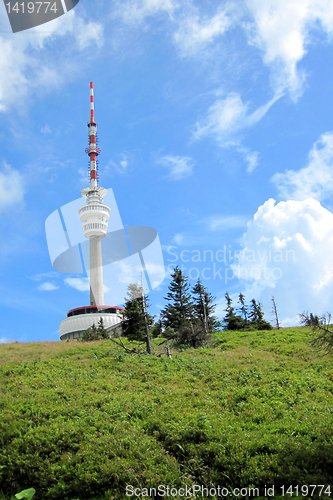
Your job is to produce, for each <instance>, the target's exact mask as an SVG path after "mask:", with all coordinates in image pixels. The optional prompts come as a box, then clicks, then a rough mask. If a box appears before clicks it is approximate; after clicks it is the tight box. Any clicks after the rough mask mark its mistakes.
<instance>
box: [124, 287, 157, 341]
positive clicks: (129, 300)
mask: <svg viewBox="0 0 333 500" xmlns="http://www.w3.org/2000/svg"><path fill="white" fill-rule="evenodd" d="M141 293H142V292H141V288H140V287H139V286H138V285H137V284H136V283H131V284H130V285H128V287H127V297H126V299H125V308H124V311H123V312H122V316H123V321H122V323H121V330H122V334H123V335H124V336H125V337H128V338H129V339H130V340H144V339H145V338H146V336H147V326H148V328H149V327H150V326H151V325H152V324H153V317H152V316H151V315H150V314H148V313H147V312H146V311H145V309H147V308H148V307H149V303H148V298H147V297H145V304H144V302H143V297H142V295H141ZM144 305H145V307H144ZM146 321H147V323H146Z"/></svg>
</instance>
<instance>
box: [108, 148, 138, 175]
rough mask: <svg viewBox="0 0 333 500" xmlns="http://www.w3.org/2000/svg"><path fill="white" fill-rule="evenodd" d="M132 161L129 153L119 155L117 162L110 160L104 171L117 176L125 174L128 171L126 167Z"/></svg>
mask: <svg viewBox="0 0 333 500" xmlns="http://www.w3.org/2000/svg"><path fill="white" fill-rule="evenodd" d="M131 161H132V155H131V154H130V153H127V152H125V153H120V154H119V155H118V160H117V161H114V160H110V161H109V162H108V163H107V165H106V167H105V169H104V170H105V171H106V172H115V173H117V174H121V175H123V174H126V173H127V171H128V166H129V164H130V163H131Z"/></svg>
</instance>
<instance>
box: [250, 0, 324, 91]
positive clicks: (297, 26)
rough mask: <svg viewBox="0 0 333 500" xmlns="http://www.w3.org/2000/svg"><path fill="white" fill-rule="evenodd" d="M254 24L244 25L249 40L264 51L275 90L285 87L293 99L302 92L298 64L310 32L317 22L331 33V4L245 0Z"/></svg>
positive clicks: (304, 0)
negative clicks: (271, 72)
mask: <svg viewBox="0 0 333 500" xmlns="http://www.w3.org/2000/svg"><path fill="white" fill-rule="evenodd" d="M246 4H247V7H248V9H249V11H250V14H251V17H252V18H253V19H254V22H253V23H250V24H247V25H245V26H246V28H247V30H248V35H249V42H250V43H251V44H252V45H254V46H256V47H258V48H259V49H260V50H261V51H262V53H263V61H264V63H265V64H267V65H268V66H269V67H270V68H271V69H272V70H273V85H274V88H275V89H276V91H277V92H282V91H284V90H285V89H286V90H288V91H289V92H290V94H291V95H292V97H293V98H294V99H297V98H298V97H299V96H300V95H301V93H302V87H303V82H304V80H305V75H304V73H302V71H300V70H299V69H298V68H297V64H298V63H299V62H300V61H301V59H302V58H303V57H304V55H305V54H306V51H307V50H306V47H307V45H309V43H310V31H311V28H313V27H314V26H315V25H316V24H317V25H318V22H319V23H320V25H321V27H322V29H323V31H324V32H326V33H327V34H328V35H330V36H331V35H332V34H333V4H332V2H330V1H327V0H293V1H292V2H290V1H289V0H246Z"/></svg>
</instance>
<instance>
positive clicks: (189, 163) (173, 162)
mask: <svg viewBox="0 0 333 500" xmlns="http://www.w3.org/2000/svg"><path fill="white" fill-rule="evenodd" d="M158 163H159V164H160V165H163V167H166V168H168V169H169V173H168V175H167V176H166V178H167V179H170V180H174V181H178V180H181V179H185V178H186V177H189V176H190V175H192V174H193V167H194V161H193V159H192V158H189V157H188V156H173V155H166V156H163V157H162V158H159V159H158Z"/></svg>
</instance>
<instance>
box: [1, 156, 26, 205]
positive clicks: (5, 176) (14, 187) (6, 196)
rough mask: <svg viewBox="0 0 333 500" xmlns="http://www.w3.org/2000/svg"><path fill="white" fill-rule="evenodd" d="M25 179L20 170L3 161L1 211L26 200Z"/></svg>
mask: <svg viewBox="0 0 333 500" xmlns="http://www.w3.org/2000/svg"><path fill="white" fill-rule="evenodd" d="M24 193H25V189H24V181H23V177H22V175H21V174H20V172H19V171H18V170H16V169H15V168H12V167H11V166H10V165H8V164H7V163H6V162H3V166H2V170H1V171H0V211H1V210H6V209H7V208H9V207H11V206H12V205H20V204H22V203H23V201H24Z"/></svg>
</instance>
